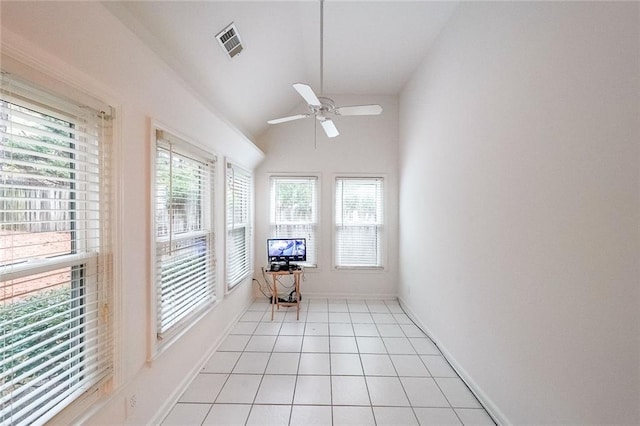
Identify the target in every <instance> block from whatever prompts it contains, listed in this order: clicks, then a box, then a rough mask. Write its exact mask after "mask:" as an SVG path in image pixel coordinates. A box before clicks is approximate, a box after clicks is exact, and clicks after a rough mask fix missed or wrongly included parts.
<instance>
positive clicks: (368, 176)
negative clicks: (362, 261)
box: [331, 173, 389, 272]
mask: <svg viewBox="0 0 640 426" xmlns="http://www.w3.org/2000/svg"><path fill="white" fill-rule="evenodd" d="M332 180H333V191H332V192H333V213H332V218H333V225H332V248H333V253H332V256H331V257H332V265H333V269H334V270H340V271H363V272H365V271H366V272H382V271H386V270H387V268H388V263H387V244H388V236H387V230H388V225H387V221H388V217H389V214H388V203H387V198H388V194H387V184H388V178H387V175H386V174H385V173H359V174H348V173H340V174H335V175H334V176H333V179H332ZM339 180H380V181H381V194H380V202H381V205H380V206H378V210H379V211H380V213H381V216H382V217H381V219H382V220H381V223H380V224H378V225H376V228H377V229H378V235H379V241H378V247H379V254H378V258H379V262H378V264H377V265H341V264H339V263H338V227H339V225H338V217H337V203H338V195H337V191H338V181H339Z"/></svg>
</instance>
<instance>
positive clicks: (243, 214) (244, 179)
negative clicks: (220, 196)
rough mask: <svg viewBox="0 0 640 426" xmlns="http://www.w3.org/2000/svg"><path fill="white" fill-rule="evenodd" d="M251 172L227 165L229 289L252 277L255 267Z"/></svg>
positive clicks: (233, 165) (230, 164)
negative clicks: (252, 256)
mask: <svg viewBox="0 0 640 426" xmlns="http://www.w3.org/2000/svg"><path fill="white" fill-rule="evenodd" d="M251 179H252V176H251V173H249V172H248V171H246V170H244V169H242V168H240V167H238V166H236V165H235V164H232V163H227V200H226V202H227V244H226V245H227V265H226V267H227V287H228V288H229V289H231V288H233V287H235V286H236V285H238V284H239V283H240V282H241V281H242V280H243V279H244V278H245V277H246V276H247V275H249V272H250V268H251V264H250V258H249V255H250V253H251V244H250V242H251V204H250V202H251Z"/></svg>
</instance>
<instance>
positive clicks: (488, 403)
mask: <svg viewBox="0 0 640 426" xmlns="http://www.w3.org/2000/svg"><path fill="white" fill-rule="evenodd" d="M398 301H399V302H400V306H402V309H403V310H404V311H405V313H406V314H407V315H408V316H409V318H411V320H412V321H413V322H414V323H415V324H416V325H417V326H418V327H419V328H420V329H421V330H422V331H423V332H424V333H425V334H426V335H427V336H428V337H429V338H430V339H431V340H432V341H433V343H435V345H436V346H437V347H438V349H439V350H440V352H441V353H442V355H443V356H444V357H445V359H446V360H447V361H448V362H449V364H450V365H451V367H452V368H453V369H454V370H455V372H456V373H457V374H458V376H460V378H461V379H462V381H463V382H465V384H466V385H467V387H468V388H469V390H470V391H471V392H472V393H473V394H474V395H475V397H476V398H477V399H478V401H480V404H482V406H483V407H484V409H485V410H486V411H487V413H488V414H489V415H490V416H491V418H493V421H494V422H496V424H498V425H510V424H512V423H511V422H510V421H509V419H507V417H506V416H505V415H504V413H503V412H502V411H501V410H500V409H499V408H498V406H497V405H496V404H495V403H494V402H493V401H492V400H491V398H489V396H488V395H487V394H486V392H484V391H483V390H482V388H481V387H480V386H479V385H478V384H477V383H476V382H475V380H473V378H471V376H470V375H469V373H467V371H466V370H465V369H464V368H463V367H462V366H461V365H460V363H458V362H457V361H456V359H455V358H454V357H453V355H452V354H451V352H449V351H448V350H447V348H446V347H445V346H444V345H443V344H442V342H441V341H440V340H439V339H438V338H437V337H436V336H435V335H434V334H433V333H432V332H431V330H430V329H429V327H427V326H426V325H425V324H424V323H423V322H422V321H420V319H419V318H418V317H417V316H416V315H415V313H414V312H413V311H412V310H411V308H409V306H408V305H407V303H406V302H405V301H404V299H402V297H399V296H398Z"/></svg>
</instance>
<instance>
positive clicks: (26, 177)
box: [0, 74, 113, 424]
mask: <svg viewBox="0 0 640 426" xmlns="http://www.w3.org/2000/svg"><path fill="white" fill-rule="evenodd" d="M104 111H110V110H109V109H108V107H106V106H105V108H104ZM108 114H109V113H107V112H101V111H96V110H93V109H91V108H88V107H79V106H77V105H75V104H73V103H71V102H67V101H66V100H63V99H60V98H58V97H56V96H52V95H51V94H49V93H46V92H44V91H41V90H39V89H36V88H33V87H30V85H27V84H24V83H21V82H19V81H17V80H16V79H15V77H12V76H11V75H9V74H3V75H2V90H1V91H0V137H1V139H0V277H1V278H0V330H1V331H0V359H1V360H2V361H1V362H0V389H1V390H2V392H1V393H0V423H2V424H31V423H34V422H37V423H44V422H46V421H47V420H49V419H51V418H52V417H53V416H54V415H55V414H57V413H58V412H60V411H61V410H62V409H63V408H64V407H66V406H68V405H69V404H70V403H72V402H73V401H74V400H76V399H78V398H79V397H81V396H88V395H94V394H95V393H94V392H95V391H96V390H97V389H98V387H99V386H100V385H102V384H104V383H105V382H106V381H108V380H109V379H110V378H111V376H112V370H113V360H112V355H111V354H112V344H113V335H112V320H111V311H112V309H111V294H112V263H111V252H110V250H111V249H110V240H111V236H110V222H109V221H110V206H111V194H110V187H109V185H110V182H109V180H108V176H109V175H110V173H109V164H108V163H109V157H110V143H109V139H110V138H109V134H110V123H109V121H110V120H109V117H108Z"/></svg>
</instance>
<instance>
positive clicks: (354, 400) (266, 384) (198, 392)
mask: <svg viewBox="0 0 640 426" xmlns="http://www.w3.org/2000/svg"><path fill="white" fill-rule="evenodd" d="M301 303H302V304H301V312H300V320H299V321H297V320H296V311H295V308H294V307H291V308H281V309H280V311H279V312H278V311H277V312H276V315H275V318H274V320H273V321H272V320H271V305H270V304H269V303H268V301H266V300H258V301H256V302H255V303H254V304H253V305H252V306H251V307H250V308H249V309H248V310H247V312H246V313H245V314H244V315H243V316H242V318H241V319H240V321H239V322H238V323H237V324H236V325H235V327H234V328H233V330H232V331H231V333H230V334H229V336H227V337H226V339H225V340H224V341H223V343H222V344H221V345H220V347H219V348H218V350H217V351H216V352H215V353H214V354H213V355H212V356H211V358H210V359H209V361H208V362H207V363H206V365H205V366H204V367H203V368H202V370H201V371H200V373H199V374H198V375H197V377H195V379H194V380H193V382H192V383H191V384H190V385H189V387H188V388H187V390H186V391H185V392H184V394H182V396H181V397H180V400H179V401H178V403H177V404H176V405H175V406H174V408H173V409H172V411H171V412H170V413H169V415H168V416H167V417H166V418H165V419H164V422H163V425H266V424H271V425H335V426H338V425H431V424H433V425H460V424H464V425H471V424H489V425H493V424H494V423H493V421H492V420H491V418H490V417H489V416H488V414H487V413H486V412H485V410H484V409H483V408H482V406H481V405H480V404H479V403H478V401H477V400H476V398H475V397H474V395H473V394H472V393H471V392H470V391H469V389H468V388H467V387H466V386H465V384H464V383H463V382H462V380H460V378H459V377H458V376H457V375H456V373H455V371H454V370H453V369H452V368H451V367H450V366H449V364H448V363H447V361H446V360H445V359H444V358H443V357H442V354H441V353H440V352H439V350H438V348H437V347H436V346H435V345H434V344H433V343H432V342H431V340H429V339H428V338H427V337H426V336H425V335H424V333H422V331H421V330H420V329H419V328H418V327H416V326H415V325H414V324H413V323H412V322H411V320H410V319H409V317H407V315H405V313H404V312H403V311H402V309H401V307H400V305H399V304H398V302H397V301H396V300H386V301H381V300H333V299H310V300H308V299H307V300H303V301H302V302H301Z"/></svg>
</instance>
